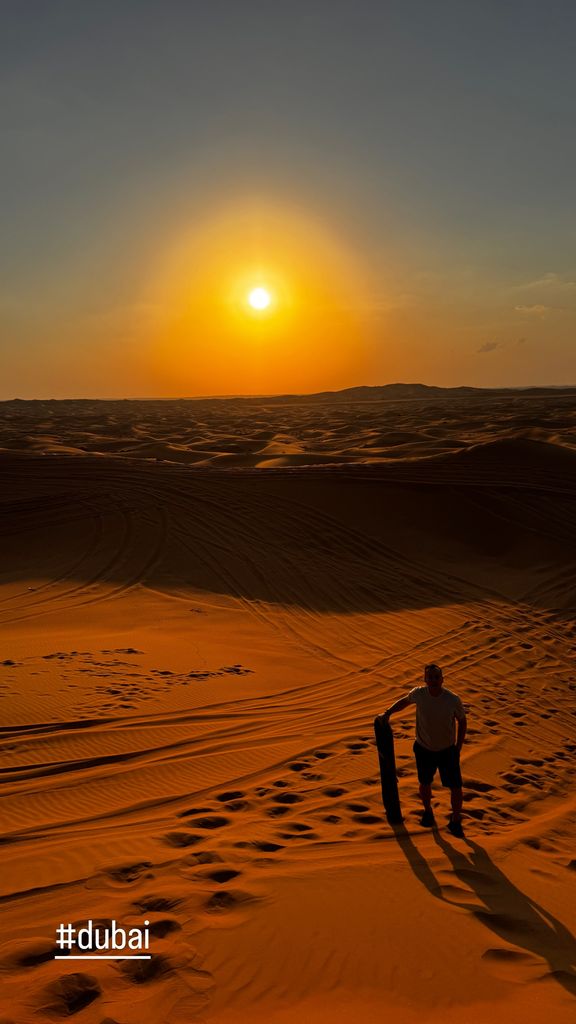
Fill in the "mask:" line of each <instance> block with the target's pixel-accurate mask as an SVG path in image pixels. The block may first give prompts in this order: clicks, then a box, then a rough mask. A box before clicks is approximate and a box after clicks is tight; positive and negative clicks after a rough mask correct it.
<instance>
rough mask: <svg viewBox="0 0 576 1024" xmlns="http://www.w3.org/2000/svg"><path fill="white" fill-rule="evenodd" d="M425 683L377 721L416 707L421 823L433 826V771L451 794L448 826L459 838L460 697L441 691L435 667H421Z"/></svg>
mask: <svg viewBox="0 0 576 1024" xmlns="http://www.w3.org/2000/svg"><path fill="white" fill-rule="evenodd" d="M424 682H425V683H426V685H425V686H415V687H414V689H413V690H410V693H408V694H407V695H406V696H405V697H401V698H400V700H397V701H396V703H395V704H392V706H391V707H389V708H388V710H387V711H385V712H384V714H383V715H381V716H380V717H381V718H383V719H384V721H386V722H387V721H388V719H389V718H390V716H391V715H394V714H396V712H397V711H403V710H404V708H407V707H408V705H409V704H415V705H416V740H415V743H414V754H415V756H416V767H417V769H418V782H419V783H420V798H421V800H422V803H423V804H424V812H423V814H422V817H421V819H420V822H421V824H422V825H424V826H426V827H427V828H432V827H433V826H434V824H435V821H434V811H433V810H432V780H433V778H434V776H435V774H436V769H439V771H440V779H441V781H442V785H443V786H446V788H447V789H449V790H450V798H451V804H452V817H451V818H450V821H449V823H448V830H449V831H450V832H451V833H452V835H453V836H458V837H459V838H462V836H463V835H464V832H463V831H462V776H461V774H460V751H461V750H462V744H463V743H464V737H465V736H466V713H465V711H464V708H463V706H462V701H461V700H460V697H457V696H456V694H455V693H452V692H451V691H450V690H445V689H444V688H443V683H444V678H443V675H442V669H441V668H439V667H438V665H426V666H425V667H424ZM456 721H457V722H458V733H457V734H456Z"/></svg>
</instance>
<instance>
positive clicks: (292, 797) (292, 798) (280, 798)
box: [272, 793, 304, 804]
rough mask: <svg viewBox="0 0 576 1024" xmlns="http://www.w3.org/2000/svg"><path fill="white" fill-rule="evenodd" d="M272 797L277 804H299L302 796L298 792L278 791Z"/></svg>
mask: <svg viewBox="0 0 576 1024" xmlns="http://www.w3.org/2000/svg"><path fill="white" fill-rule="evenodd" d="M272 799H273V800H274V802H275V803H277V804H299V803H301V802H302V800H303V799H304V797H302V796H299V795H298V793H278V794H277V795H276V796H274V797H273V798H272Z"/></svg>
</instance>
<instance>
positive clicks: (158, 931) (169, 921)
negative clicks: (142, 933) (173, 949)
mask: <svg viewBox="0 0 576 1024" xmlns="http://www.w3.org/2000/svg"><path fill="white" fill-rule="evenodd" d="M148 929H149V932H150V935H153V936H154V938H155V939H163V938H164V937H165V936H166V935H171V934H172V932H179V931H181V930H182V925H181V924H179V923H178V921H176V920H175V918H173V917H163V918H161V919H160V920H159V921H151V922H150V924H149V926H148Z"/></svg>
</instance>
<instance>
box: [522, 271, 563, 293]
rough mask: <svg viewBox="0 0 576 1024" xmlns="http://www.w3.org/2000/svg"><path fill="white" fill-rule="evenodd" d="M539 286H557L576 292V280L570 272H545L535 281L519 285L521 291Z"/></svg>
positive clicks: (556, 287) (561, 289)
mask: <svg viewBox="0 0 576 1024" xmlns="http://www.w3.org/2000/svg"><path fill="white" fill-rule="evenodd" d="M537 288H555V289H558V290H560V291H563V292H567V291H568V292H575V291H576V281H575V280H573V278H572V277H570V276H568V274H556V273H553V272H552V271H549V272H548V273H546V274H543V275H542V277H538V278H536V280H535V281H528V282H527V283H526V284H521V285H519V291H524V289H526V290H528V289H532V290H533V289H537Z"/></svg>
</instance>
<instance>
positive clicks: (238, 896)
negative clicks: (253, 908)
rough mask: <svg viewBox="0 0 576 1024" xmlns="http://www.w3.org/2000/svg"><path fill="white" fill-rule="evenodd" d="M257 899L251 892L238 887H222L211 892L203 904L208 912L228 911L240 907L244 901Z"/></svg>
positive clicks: (251, 901) (219, 912) (252, 901)
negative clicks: (217, 890) (220, 889)
mask: <svg viewBox="0 0 576 1024" xmlns="http://www.w3.org/2000/svg"><path fill="white" fill-rule="evenodd" d="M257 899H258V897H257V896H254V895H253V894H252V893H249V892H243V891H242V890H240V889H224V890H223V891H219V892H214V893H212V895H211V896H210V897H209V899H207V900H206V902H205V904H204V910H205V911H206V913H208V914H223V913H230V912H231V911H234V910H238V909H240V908H241V907H242V905H243V904H245V903H255V902H256V900H257Z"/></svg>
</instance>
